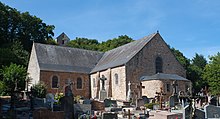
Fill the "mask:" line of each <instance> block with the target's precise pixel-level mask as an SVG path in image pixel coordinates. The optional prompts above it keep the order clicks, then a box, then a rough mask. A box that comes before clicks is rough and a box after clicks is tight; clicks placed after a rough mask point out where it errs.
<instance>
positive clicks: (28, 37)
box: [0, 2, 220, 94]
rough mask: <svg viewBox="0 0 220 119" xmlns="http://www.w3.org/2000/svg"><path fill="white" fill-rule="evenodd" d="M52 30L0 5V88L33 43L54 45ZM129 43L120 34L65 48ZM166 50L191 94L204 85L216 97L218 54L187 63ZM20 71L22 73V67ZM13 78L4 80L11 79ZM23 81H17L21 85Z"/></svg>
mask: <svg viewBox="0 0 220 119" xmlns="http://www.w3.org/2000/svg"><path fill="white" fill-rule="evenodd" d="M54 28H55V27H54V26H53V25H47V24H46V23H44V22H43V21H42V20H41V19H40V18H38V17H36V16H32V15H30V14H29V13H28V12H24V13H21V12H19V11H17V10H16V9H14V8H11V7H9V6H7V5H4V4H3V3H1V2H0V69H1V75H0V80H1V82H0V87H4V86H7V85H5V83H7V82H4V81H6V78H5V77H4V75H5V72H6V71H5V70H6V69H7V68H10V67H11V63H13V66H14V65H16V66H17V67H24V69H25V70H26V69H27V64H28V60H29V54H30V50H31V46H32V42H33V41H34V42H39V43H46V44H53V45H56V42H55V41H54V40H53V39H52V37H53V36H54V33H53V30H54ZM132 41H134V40H133V39H132V38H130V37H129V36H127V35H121V36H118V37H117V38H113V39H109V40H107V41H105V42H101V43H99V42H98V40H96V39H88V38H78V37H77V38H76V39H74V40H71V41H70V42H69V43H68V44H67V46H69V47H75V48H82V49H88V50H95V51H102V52H105V51H108V50H111V49H113V48H116V47H119V46H121V45H124V44H126V43H129V42H132ZM170 49H171V51H172V52H173V54H174V55H175V56H176V58H177V60H178V61H179V62H180V63H181V64H182V65H183V67H184V68H185V69H186V71H187V79H189V80H191V81H192V82H193V89H194V92H198V91H199V90H200V89H201V88H202V87H203V88H204V86H206V85H208V86H210V89H211V91H212V93H213V94H219V90H220V89H219V87H220V86H219V85H218V82H219V81H220V76H219V75H220V53H217V54H216V55H215V56H212V57H210V62H209V63H207V60H206V59H205V58H204V56H203V55H201V54H195V56H194V57H193V59H192V60H190V59H188V58H186V57H185V56H184V55H183V53H181V52H180V51H179V50H176V49H175V48H170ZM16 66H14V67H16ZM6 67H7V68H6ZM21 70H22V72H23V68H21ZM11 71H12V70H11ZM12 72H13V71H12ZM22 75H23V74H22ZM13 78H14V77H11V78H8V79H7V80H13ZM23 80H24V79H21V80H19V81H18V82H23ZM19 86H20V85H19ZM18 88H19V87H18ZM20 88H21V87H20ZM0 91H1V94H5V92H3V90H0Z"/></svg>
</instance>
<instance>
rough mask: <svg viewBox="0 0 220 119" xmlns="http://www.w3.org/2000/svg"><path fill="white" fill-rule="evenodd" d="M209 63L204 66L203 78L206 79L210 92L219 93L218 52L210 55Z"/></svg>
mask: <svg viewBox="0 0 220 119" xmlns="http://www.w3.org/2000/svg"><path fill="white" fill-rule="evenodd" d="M209 59H210V62H209V64H207V65H206V66H205V70H204V74H203V78H204V79H207V80H208V84H209V89H210V91H211V94H213V95H220V83H219V82H220V53H219V52H218V53H217V54H216V55H214V56H211V57H210V58H209Z"/></svg>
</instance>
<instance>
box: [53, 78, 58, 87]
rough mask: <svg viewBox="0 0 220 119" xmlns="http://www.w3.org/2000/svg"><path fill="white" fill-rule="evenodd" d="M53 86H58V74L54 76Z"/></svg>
mask: <svg viewBox="0 0 220 119" xmlns="http://www.w3.org/2000/svg"><path fill="white" fill-rule="evenodd" d="M52 88H58V77H57V76H53V77H52Z"/></svg>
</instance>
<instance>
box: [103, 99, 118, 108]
mask: <svg viewBox="0 0 220 119" xmlns="http://www.w3.org/2000/svg"><path fill="white" fill-rule="evenodd" d="M104 104H105V107H116V106H117V102H116V100H111V99H105V100H104Z"/></svg>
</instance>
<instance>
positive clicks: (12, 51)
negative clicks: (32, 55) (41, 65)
mask: <svg viewBox="0 0 220 119" xmlns="http://www.w3.org/2000/svg"><path fill="white" fill-rule="evenodd" d="M28 58H29V53H28V52H27V51H26V50H24V49H23V47H22V45H21V42H18V41H15V42H14V43H10V44H7V45H6V44H5V46H4V47H2V48H0V68H1V67H2V66H3V65H5V66H9V65H10V64H11V63H15V64H20V65H23V66H27V64H28Z"/></svg>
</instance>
